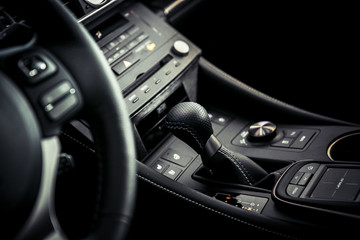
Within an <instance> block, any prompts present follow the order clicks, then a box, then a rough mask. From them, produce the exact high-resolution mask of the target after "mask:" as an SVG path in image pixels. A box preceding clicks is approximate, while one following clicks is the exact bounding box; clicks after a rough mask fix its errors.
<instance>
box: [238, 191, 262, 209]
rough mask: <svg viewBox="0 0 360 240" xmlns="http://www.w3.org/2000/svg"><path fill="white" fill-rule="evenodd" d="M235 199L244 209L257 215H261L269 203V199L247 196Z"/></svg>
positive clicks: (243, 195) (242, 195)
mask: <svg viewBox="0 0 360 240" xmlns="http://www.w3.org/2000/svg"><path fill="white" fill-rule="evenodd" d="M235 199H236V200H237V204H239V205H240V206H242V207H241V208H242V209H245V210H247V211H251V212H255V213H261V211H262V210H263V208H264V207H265V205H266V203H267V202H268V199H267V198H264V197H257V196H250V195H245V194H240V195H238V196H236V197H235Z"/></svg>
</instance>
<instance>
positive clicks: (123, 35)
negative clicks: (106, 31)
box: [116, 32, 130, 42]
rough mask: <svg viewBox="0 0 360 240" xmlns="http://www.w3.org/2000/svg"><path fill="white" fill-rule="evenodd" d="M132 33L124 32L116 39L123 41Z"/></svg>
mask: <svg viewBox="0 0 360 240" xmlns="http://www.w3.org/2000/svg"><path fill="white" fill-rule="evenodd" d="M129 36H130V35H129V34H128V33H126V32H125V33H122V34H120V36H118V37H117V38H116V39H117V40H118V41H119V42H123V41H125V40H126V39H127V38H128V37H129Z"/></svg>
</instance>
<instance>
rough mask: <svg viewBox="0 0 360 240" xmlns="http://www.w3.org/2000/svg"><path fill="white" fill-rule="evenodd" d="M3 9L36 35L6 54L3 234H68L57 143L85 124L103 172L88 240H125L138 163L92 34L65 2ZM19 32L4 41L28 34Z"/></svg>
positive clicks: (0, 169) (0, 124) (0, 160)
mask: <svg viewBox="0 0 360 240" xmlns="http://www.w3.org/2000/svg"><path fill="white" fill-rule="evenodd" d="M2 2H4V1H2ZM2 4H3V6H4V5H5V7H6V8H8V9H15V10H16V14H19V16H24V17H25V19H27V21H29V22H30V26H31V27H32V29H33V30H34V31H33V32H35V34H34V36H33V37H30V40H29V41H27V42H26V44H22V45H17V46H7V47H6V48H2V49H0V63H1V67H0V224H1V225H0V226H1V227H0V229H1V233H0V234H1V235H2V236H7V237H5V238H6V239H8V238H14V237H15V238H17V239H40V238H43V237H45V236H48V235H49V233H50V234H51V233H52V234H60V236H61V234H63V233H62V230H61V228H60V227H59V226H60V225H59V223H58V220H57V218H56V216H55V214H54V212H55V211H54V187H55V181H56V175H57V165H58V158H59V154H60V150H61V146H60V142H59V139H58V136H59V134H60V131H61V128H62V126H63V125H64V124H65V123H66V122H68V121H69V120H71V119H73V118H78V117H80V118H82V119H84V120H85V121H87V122H88V123H89V125H90V128H91V129H92V134H93V136H94V141H95V145H96V153H97V158H98V161H99V164H98V165H99V166H101V167H99V171H100V172H101V174H100V176H99V183H98V186H97V191H98V194H97V195H98V199H99V200H98V201H99V203H98V208H97V212H96V213H95V215H96V216H97V219H96V224H95V227H94V229H93V231H92V232H91V233H89V236H88V238H89V239H123V238H124V236H125V234H126V232H127V229H128V227H129V223H130V221H131V217H132V214H133V208H134V198H135V192H136V161H135V159H136V156H135V144H134V139H133V133H132V127H131V123H130V120H129V118H128V114H127V111H126V107H125V103H124V100H123V98H122V95H121V91H120V89H119V86H118V84H117V82H116V81H117V80H116V78H115V76H114V74H113V72H112V71H111V69H110V67H109V66H108V63H107V61H106V59H105V58H104V56H103V54H102V52H101V51H100V50H99V48H98V46H97V45H96V43H95V41H94V40H93V39H92V37H91V36H90V35H89V34H88V32H87V30H86V29H85V28H84V27H83V26H82V25H80V24H79V23H78V22H77V20H76V19H75V18H74V17H73V16H72V14H71V13H69V11H68V10H67V9H66V8H65V7H64V6H63V5H62V4H61V3H59V2H58V1H55V0H48V1H19V0H17V1H15V0H8V1H5V3H2ZM14 25H16V26H14V27H13V28H11V27H9V29H8V31H7V32H3V33H2V36H1V37H6V36H5V35H7V34H9V35H10V34H11V31H12V30H14V28H24V29H26V26H22V24H14ZM35 36H36V37H35ZM1 37H0V40H1Z"/></svg>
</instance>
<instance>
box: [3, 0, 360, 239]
mask: <svg viewBox="0 0 360 240" xmlns="http://www.w3.org/2000/svg"><path fill="white" fill-rule="evenodd" d="M62 2H63V4H64V5H65V6H67V7H68V9H69V10H70V11H71V12H72V13H73V14H74V15H75V16H76V18H77V19H78V22H79V23H81V24H82V25H83V26H85V28H86V29H87V30H88V32H89V33H90V35H91V36H92V38H93V39H94V40H95V41H96V43H97V45H98V46H99V54H102V55H104V57H105V59H106V61H107V63H108V64H109V66H110V68H111V70H112V72H113V74H114V76H115V77H116V79H117V84H118V87H119V88H120V89H121V91H122V94H123V97H124V99H125V105H126V108H127V112H128V116H129V118H130V120H131V123H132V128H133V129H132V130H133V132H134V136H135V142H136V153H137V162H138V173H137V176H138V181H139V190H138V191H139V193H138V194H139V199H138V200H137V201H138V202H137V205H136V207H137V209H138V210H137V211H136V214H137V215H136V216H135V218H136V221H135V223H134V229H132V231H131V232H130V237H133V238H134V239H135V238H137V237H139V236H144V235H146V233H147V232H148V231H150V230H151V229H153V228H155V227H157V226H159V224H158V222H161V229H162V230H163V231H164V232H165V233H167V234H171V233H173V231H174V229H178V227H179V226H181V225H180V224H184V223H183V222H182V221H181V217H182V218H184V217H187V219H188V218H192V217H189V216H193V215H194V219H193V220H191V219H188V221H189V223H192V224H189V225H194V226H191V227H190V226H189V228H190V229H192V230H193V231H196V229H198V228H197V227H196V228H195V225H196V223H197V222H196V221H198V219H201V214H204V212H206V215H204V216H207V217H209V218H208V219H201V221H204V222H205V223H206V224H210V226H213V225H211V224H214V225H215V223H216V224H217V223H219V225H220V226H222V227H224V228H225V229H226V231H227V233H226V234H225V235H229V236H231V235H234V234H237V233H238V232H241V231H243V230H242V228H244V229H248V230H246V231H245V230H244V232H246V233H248V234H251V232H252V231H253V230H256V232H257V231H258V232H260V234H261V235H264V236H267V237H268V235H270V236H271V237H283V238H286V239H289V238H290V239H296V238H299V239H300V238H310V239H312V238H313V235H311V234H313V232H314V231H316V232H318V233H319V234H320V233H321V234H322V233H323V232H325V233H324V236H325V235H326V236H332V235H333V236H335V235H336V236H341V235H342V234H343V232H344V231H349V232H356V229H355V228H354V226H357V225H358V224H359V220H360V164H359V162H358V151H357V148H358V143H359V141H360V139H359V136H360V134H359V132H360V127H359V126H358V125H357V124H353V123H349V122H346V121H342V120H337V119H333V118H330V117H327V116H323V115H319V114H316V113H313V112H308V111H305V110H302V109H300V108H297V107H294V106H291V105H289V104H286V103H284V102H281V101H279V100H276V99H274V98H272V97H270V96H268V95H265V94H263V93H261V92H259V91H257V90H256V89H253V88H251V87H249V86H247V85H245V84H244V83H242V82H241V81H240V80H238V79H236V78H234V77H232V76H230V75H229V74H227V73H226V72H224V71H222V70H221V69H219V68H218V67H216V66H215V65H214V64H212V63H211V62H209V61H207V60H206V59H205V58H204V57H203V56H202V49H201V46H197V45H196V44H194V43H193V42H192V41H191V40H190V37H189V38H188V37H187V36H185V35H183V34H182V33H181V32H179V31H178V30H176V29H175V28H174V26H172V20H171V19H173V18H180V16H183V14H185V15H186V13H187V12H186V11H187V10H188V9H189V8H194V9H195V7H196V6H195V5H197V4H199V6H202V5H201V4H203V3H202V1H199V2H198V3H194V2H195V1H194V2H192V1H158V3H154V2H156V1H151V2H152V3H151V4H149V3H147V2H144V3H141V2H137V1H114V0H108V1H107V0H105V1H90V0H85V1H62ZM164 2H165V3H164ZM189 2H190V3H189ZM154 6H156V7H157V8H156V9H159V8H160V9H162V10H161V11H160V12H156V11H155V10H154V8H150V7H154ZM159 6H160V7H159ZM5 18H6V17H2V18H1V15H0V27H2V28H4V27H3V26H4V25H6V24H4V21H5V20H4V19H5ZM21 27H22V28H24V29H25V30H27V25H25V24H22V25H21ZM22 32H23V33H24V34H25V35H26V36H27V37H28V36H30V35H31V34H29V33H28V32H27V31H22ZM28 38H31V37H28ZM0 40H1V38H0ZM39 68H41V66H39ZM65 87H66V86H65ZM186 102H198V103H201V104H202V105H203V106H204V107H205V108H206V110H207V113H208V116H209V119H210V121H211V126H212V129H213V131H214V133H213V134H214V136H216V138H217V139H218V140H219V141H220V142H221V144H222V145H224V146H226V147H227V148H228V149H229V150H230V151H233V152H235V153H241V154H243V155H245V156H247V157H248V158H250V159H252V160H253V161H254V162H256V164H258V165H260V166H261V167H262V168H263V169H265V170H266V172H267V173H269V176H268V177H267V178H266V179H265V180H264V181H261V182H259V183H257V184H255V185H254V186H245V185H243V184H239V183H238V182H236V181H233V179H230V180H229V179H222V178H216V177H214V176H213V175H211V174H209V172H208V171H207V169H206V167H204V166H203V162H202V155H201V154H199V153H198V152H197V151H195V150H194V149H193V148H191V147H190V146H189V145H188V144H186V143H185V142H184V141H182V140H180V139H179V138H178V137H176V136H174V135H173V134H172V133H171V131H170V129H169V128H167V127H166V124H165V119H166V117H167V114H168V112H169V111H170V110H171V109H172V108H173V107H174V106H176V105H177V104H179V103H186ZM49 111H50V112H51V110H49ZM61 117H62V116H59V117H58V118H59V119H60V118H61ZM264 126H266V129H271V133H270V132H269V133H266V134H265V135H266V138H265V137H263V136H258V135H256V133H254V132H253V129H254V128H255V129H259V128H262V129H265V128H263V127H264ZM269 131H270V130H269ZM62 141H64V143H63V145H64V146H63V151H64V153H66V154H69V155H74V156H75V155H76V156H77V155H79V153H76V152H79V150H78V148H82V147H83V146H84V145H86V148H88V149H90V150H92V148H93V136H92V134H91V128H90V126H89V125H88V123H87V122H86V121H84V120H82V119H75V120H72V121H71V122H69V124H68V126H67V127H66V128H65V129H64V130H63V131H62ZM65 142H66V143H65ZM79 144H80V145H82V147H80V146H79ZM68 146H71V147H68ZM92 151H93V150H92ZM88 154H89V153H86V154H84V155H83V156H81V154H80V156H79V158H93V157H94V152H91V154H90V155H89V156H88ZM173 198H174V199H173ZM167 199H169V200H167ZM172 200H173V201H172ZM180 200H181V201H180ZM154 205H156V206H160V208H161V209H162V210H164V209H165V210H167V211H158V210H157V209H155V207H152V206H154ZM189 206H190V207H189ZM188 207H189V209H190V210H188V212H187V211H186V209H187V208H188ZM177 208H179V209H181V210H183V212H182V213H179V212H181V211H180V210H179V211H178V210H177ZM61 209H62V208H61ZM170 210H171V211H174V212H176V214H177V215H176V216H177V217H173V216H171V217H172V218H171V221H169V223H166V221H167V219H168V218H167V217H168V215H169V212H170ZM191 214H193V215H191ZM213 215H214V216H215V217H214V218H212V216H213ZM155 216H157V217H158V219H160V218H161V219H162V220H164V219H165V220H166V221H164V222H162V221H160V220H157V221H154V222H152V221H151V220H152V219H153V218H155ZM178 216H181V217H178ZM204 218H206V217H204ZM212 219H215V220H216V221H213V220H212ZM224 219H226V222H224V225H221V223H220V222H221V221H222V220H224ZM227 221H230V222H231V224H230V225H227ZM210 222H211V223H210ZM197 226H198V224H197ZM237 227H238V228H239V229H240V230H237ZM138 229H145V230H146V231H144V232H141V231H138ZM344 229H346V230H344ZM206 231H207V232H208V233H209V232H211V231H208V230H199V232H200V233H199V235H198V236H203V234H204V232H206ZM189 233H190V232H188V234H189ZM182 234H183V235H181V234H180V235H181V236H187V235H186V233H185V231H184V232H182ZM205 236H211V233H210V234H209V235H205Z"/></svg>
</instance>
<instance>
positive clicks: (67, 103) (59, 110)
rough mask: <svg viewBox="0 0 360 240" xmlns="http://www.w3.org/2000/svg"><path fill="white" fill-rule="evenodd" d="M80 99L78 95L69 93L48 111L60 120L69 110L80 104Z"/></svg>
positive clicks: (50, 115) (55, 118)
mask: <svg viewBox="0 0 360 240" xmlns="http://www.w3.org/2000/svg"><path fill="white" fill-rule="evenodd" d="M78 102H79V100H78V98H77V97H76V95H73V94H71V95H68V96H67V97H66V98H65V99H63V100H61V101H60V102H59V103H57V104H56V105H55V106H53V108H52V109H51V110H50V111H49V112H47V114H48V116H49V117H50V118H51V119H52V120H58V119H60V118H61V117H63V116H64V115H65V114H66V113H67V112H69V111H70V110H71V109H72V108H74V107H75V106H76V105H77V104H78Z"/></svg>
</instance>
